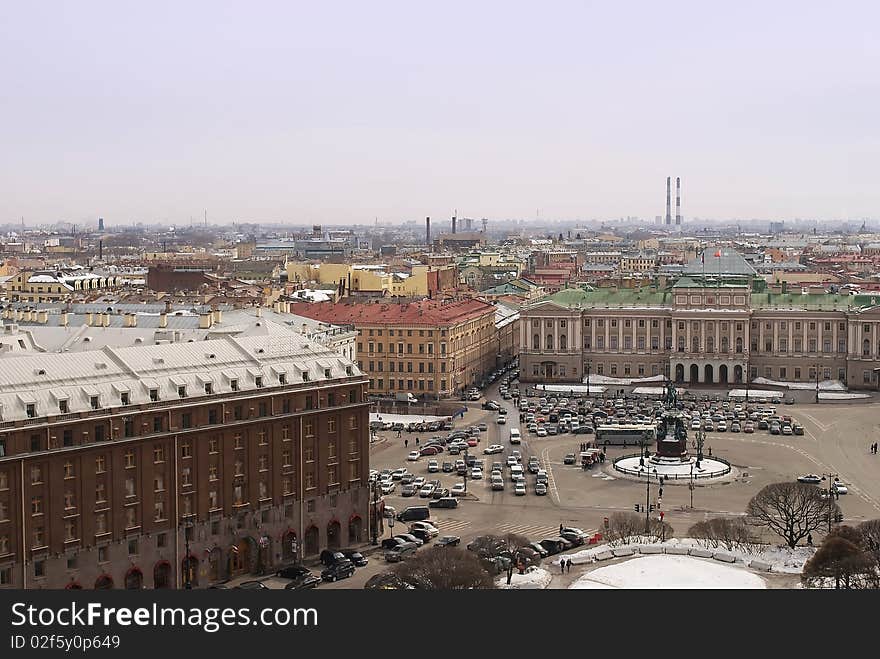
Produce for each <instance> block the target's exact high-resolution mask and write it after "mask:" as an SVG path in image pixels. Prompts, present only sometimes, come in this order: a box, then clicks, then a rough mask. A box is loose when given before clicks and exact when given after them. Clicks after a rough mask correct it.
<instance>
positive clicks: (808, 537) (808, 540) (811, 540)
mask: <svg viewBox="0 0 880 659" xmlns="http://www.w3.org/2000/svg"><path fill="white" fill-rule="evenodd" d="M807 544H808V545H809V546H810V547H812V546H813V534H812V533H807Z"/></svg>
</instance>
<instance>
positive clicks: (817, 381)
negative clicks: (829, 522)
mask: <svg viewBox="0 0 880 659" xmlns="http://www.w3.org/2000/svg"><path fill="white" fill-rule="evenodd" d="M816 404H817V405H818V404H819V364H816ZM829 531H830V529H829Z"/></svg>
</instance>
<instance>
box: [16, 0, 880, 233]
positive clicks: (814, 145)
mask: <svg viewBox="0 0 880 659" xmlns="http://www.w3.org/2000/svg"><path fill="white" fill-rule="evenodd" d="M554 7H555V8H556V11H546V8H542V10H541V11H540V12H538V11H537V10H536V9H533V8H531V7H529V6H528V5H525V4H510V3H504V4H503V5H501V4H496V3H485V4H481V5H479V6H470V5H465V4H463V3H452V4H450V5H448V6H447V5H444V7H443V9H442V11H438V10H436V9H433V8H428V7H419V6H411V5H409V4H406V3H391V4H386V5H383V6H382V7H380V8H378V9H377V8H376V7H370V8H366V7H359V6H357V5H350V6H347V7H345V8H344V10H338V11H339V13H333V10H332V9H330V8H323V7H314V6H309V5H292V6H289V5H287V4H282V3H274V2H266V3H260V4H258V5H255V6H254V5H248V7H247V8H245V7H244V6H235V5H233V4H220V5H218V4H216V3H210V4H208V3H190V4H187V5H186V6H178V5H173V4H170V3H158V4H152V5H150V6H149V7H148V8H147V7H144V8H140V9H138V8H131V7H125V8H120V7H116V6H114V5H113V4H112V3H106V2H91V3H86V4H79V5H76V6H75V7H74V6H72V5H60V4H59V5H56V6H49V7H47V6H40V7H29V6H24V5H22V6H15V7H14V8H11V9H10V11H9V16H8V19H9V20H7V21H6V22H5V23H4V26H3V27H0V31H2V35H3V38H2V39H0V54H2V60H3V62H4V64H0V66H2V67H3V70H4V77H5V79H6V80H7V81H8V84H7V85H6V86H5V89H4V91H3V93H4V96H5V97H4V103H3V105H4V118H5V121H4V122H3V123H2V126H3V127H2V128H0V130H2V135H3V141H4V144H5V145H6V149H5V151H6V155H7V158H5V159H4V160H3V164H2V166H0V180H2V181H3V183H2V184H0V224H5V223H16V222H17V221H18V220H19V218H21V217H24V218H25V222H26V224H27V225H28V226H31V225H40V224H50V223H53V222H57V221H69V222H76V223H80V222H86V221H92V222H94V221H96V218H97V217H104V218H105V219H106V221H107V223H108V225H113V226H119V225H123V224H135V223H137V222H143V223H147V224H149V223H167V224H174V225H186V224H188V223H189V220H190V217H193V218H194V220H195V223H198V222H199V220H201V219H202V217H203V213H204V210H205V209H206V208H207V209H208V220H209V222H210V223H218V224H230V223H231V222H233V221H236V222H257V223H266V224H291V225H306V224H310V223H316V224H323V225H329V226H339V225H341V226H344V225H348V224H353V223H358V224H369V223H370V222H371V221H372V220H373V218H379V219H380V221H382V222H391V223H398V222H405V221H411V220H419V219H420V218H424V217H425V216H431V217H432V219H435V221H440V222H444V221H447V220H448V218H449V217H450V216H451V215H452V214H453V213H454V212H455V211H454V209H456V208H457V209H458V211H459V215H460V216H467V217H473V218H481V217H489V218H490V219H491V218H522V219H523V220H527V219H534V218H536V217H539V218H540V221H541V222H548V223H552V222H566V221H568V222H572V221H578V220H580V221H586V222H589V221H598V220H603V219H605V220H614V219H617V218H619V217H625V216H639V217H642V218H643V219H644V220H645V221H646V222H648V223H653V220H654V218H655V217H656V216H658V215H660V216H662V215H664V207H665V206H664V205H665V179H666V177H667V176H672V177H673V178H675V177H676V176H680V177H681V182H682V215H683V217H684V222H685V223H686V224H687V223H688V222H690V221H691V220H692V219H693V218H695V217H700V218H717V220H718V221H734V220H736V219H737V218H739V219H742V220H743V221H748V220H751V219H762V220H763V219H766V220H771V219H774V220H775V219H779V220H792V219H795V218H798V217H800V218H816V219H824V220H835V219H848V220H851V221H853V220H860V219H862V218H876V217H880V189H878V188H877V186H876V185H875V180H876V177H875V175H874V174H875V172H876V165H875V162H876V161H877V155H878V151H880V144H878V142H877V140H876V139H873V138H872V137H871V136H872V131H871V128H872V121H871V120H872V117H873V115H874V114H875V110H876V108H877V105H878V100H880V97H878V90H877V85H876V82H875V75H874V73H873V72H874V71H875V70H876V68H877V63H878V62H877V60H878V59H880V58H878V55H880V46H878V45H877V44H876V42H875V40H874V39H873V35H872V31H871V26H872V25H873V23H874V21H872V20H871V18H876V15H877V10H876V8H874V7H873V6H871V5H868V4H867V3H848V4H847V5H845V6H844V7H842V8H838V9H836V10H835V12H834V13H828V12H827V11H826V9H827V5H819V4H818V3H808V4H803V3H798V4H794V3H779V4H775V5H774V6H772V7H766V6H763V5H759V4H757V3H744V4H741V5H738V6H737V7H736V8H731V9H727V10H719V9H718V8H714V7H713V8H706V7H702V6H701V5H699V4H697V3H687V2H683V3H676V4H675V5H674V6H672V7H670V6H663V7H659V6H654V5H649V4H640V5H637V6H635V7H628V8H617V7H609V6H606V5H604V4H598V3H588V4H585V5H584V4H573V3H557V4H555V5H554ZM429 28H430V29H429ZM703 221H705V219H704V220H703Z"/></svg>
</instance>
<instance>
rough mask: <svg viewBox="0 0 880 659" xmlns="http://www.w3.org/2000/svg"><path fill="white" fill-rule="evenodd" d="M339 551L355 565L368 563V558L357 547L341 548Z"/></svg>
mask: <svg viewBox="0 0 880 659" xmlns="http://www.w3.org/2000/svg"><path fill="white" fill-rule="evenodd" d="M340 553H341V554H342V555H343V556H345V557H346V558H347V559H348V560H350V561H351V562H352V563H354V565H355V567H364V566H365V565H366V564H367V563H369V559H368V558H367V557H366V556H364V555H363V554H362V553H360V552H359V551H358V550H357V549H341V550H340Z"/></svg>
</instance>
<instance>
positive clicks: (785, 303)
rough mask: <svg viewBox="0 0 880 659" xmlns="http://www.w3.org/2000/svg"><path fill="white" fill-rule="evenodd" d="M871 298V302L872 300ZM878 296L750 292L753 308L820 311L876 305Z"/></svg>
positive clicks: (879, 298) (854, 308)
mask: <svg viewBox="0 0 880 659" xmlns="http://www.w3.org/2000/svg"><path fill="white" fill-rule="evenodd" d="M872 300H873V302H872ZM878 300H880V296H874V297H873V298H872V296H870V295H840V294H837V293H821V294H817V295H803V294H801V293H752V308H753V309H776V308H779V309H816V310H822V311H834V310H835V309H837V310H840V311H852V310H856V309H860V308H862V307H872V306H876V302H877V301H878Z"/></svg>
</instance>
